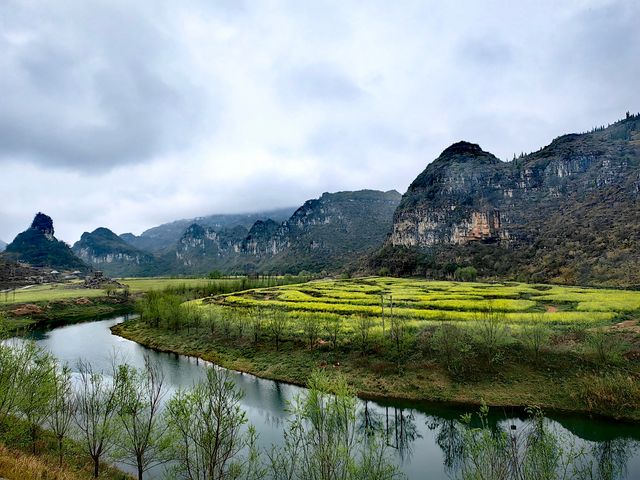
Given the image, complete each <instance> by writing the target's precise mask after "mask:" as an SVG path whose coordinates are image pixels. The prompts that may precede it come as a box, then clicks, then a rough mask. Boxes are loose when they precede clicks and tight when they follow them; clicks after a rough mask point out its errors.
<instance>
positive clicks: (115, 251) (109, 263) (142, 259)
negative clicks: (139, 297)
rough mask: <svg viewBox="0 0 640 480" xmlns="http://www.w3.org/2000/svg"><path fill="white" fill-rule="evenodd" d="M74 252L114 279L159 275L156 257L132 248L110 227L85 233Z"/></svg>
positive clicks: (76, 244) (74, 247) (75, 246)
mask: <svg viewBox="0 0 640 480" xmlns="http://www.w3.org/2000/svg"><path fill="white" fill-rule="evenodd" d="M72 250H73V252H74V253H75V254H76V255H77V256H78V257H79V258H81V259H82V260H83V261H84V262H85V263H87V264H89V265H91V266H93V267H94V268H96V269H98V270H102V271H104V272H105V273H107V274H108V275H111V276H122V275H134V274H143V273H155V272H154V270H155V264H156V260H155V258H154V257H153V255H151V254H149V253H146V252H143V251H141V250H138V249H137V248H135V247H133V246H131V245H129V244H128V243H127V242H125V241H124V240H122V239H121V238H120V237H119V236H118V235H116V234H115V233H113V232H112V231H111V230H109V229H108V228H97V229H95V230H94V231H93V232H85V233H83V234H82V236H81V237H80V240H78V241H77V242H76V243H75V244H74V245H73V247H72Z"/></svg>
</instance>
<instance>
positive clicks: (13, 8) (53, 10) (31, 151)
mask: <svg viewBox="0 0 640 480" xmlns="http://www.w3.org/2000/svg"><path fill="white" fill-rule="evenodd" d="M29 5H31V7H30V6H29ZM69 5H71V7H69ZM67 7H68V8H58V5H53V4H51V5H50V6H48V7H47V6H46V5H44V6H43V5H42V4H23V3H20V4H13V3H8V4H5V6H4V7H2V11H1V13H2V15H3V17H4V18H5V21H4V23H5V25H4V27H3V30H4V32H5V34H4V35H2V34H0V65H2V67H3V71H5V72H10V74H3V75H2V76H0V90H1V91H2V92H3V97H4V100H3V102H2V103H3V105H2V108H1V109H0V160H2V159H5V160H7V159H16V158H23V159H27V160H31V161H34V162H37V163H41V164H46V165H59V166H66V167H72V168H74V169H80V170H85V171H92V172H93V171H96V170H104V169H107V168H111V167H113V166H115V165H118V164H123V163H131V162H133V163H135V162H140V161H144V160H147V159H149V158H151V157H153V156H154V155H156V154H161V153H163V152H165V151H167V150H171V149H175V148H179V147H181V146H182V145H184V144H186V143H187V142H188V141H189V135H190V134H192V133H193V129H194V128H195V127H196V125H197V124H198V121H199V120H200V118H199V116H198V108H197V105H198V97H199V95H200V93H201V92H200V89H199V88H198V87H197V86H194V85H192V84H190V82H189V81H188V80H187V81H185V79H184V78H182V77H181V76H180V75H177V74H176V72H175V71H172V69H171V67H169V65H171V63H168V62H171V57H172V56H173V58H178V60H179V52H176V51H175V48H174V47H173V46H172V44H171V39H170V38H168V37H167V36H166V34H164V33H162V32H161V31H160V29H158V28H157V26H155V25H153V24H152V22H151V21H150V20H148V19H146V18H145V17H144V15H142V14H136V13H135V12H136V11H135V9H131V10H130V11H127V12H125V11H124V10H122V8H119V7H121V5H118V4H117V2H115V3H113V4H109V3H96V4H91V5H89V4H88V3H71V4H68V5H67ZM16 38H17V40H16Z"/></svg>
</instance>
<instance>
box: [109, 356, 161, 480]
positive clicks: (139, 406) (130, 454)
mask: <svg viewBox="0 0 640 480" xmlns="http://www.w3.org/2000/svg"><path fill="white" fill-rule="evenodd" d="M114 377H115V379H116V392H117V404H118V407H117V416H118V419H119V420H120V426H121V427H122V428H121V432H122V434H121V435H120V442H119V443H120V445H119V447H120V448H121V450H122V452H121V454H122V455H121V458H122V459H123V461H124V462H125V463H128V464H129V465H131V466H133V467H135V468H136V469H137V473H138V480H142V477H143V475H144V473H145V472H146V471H148V470H149V469H150V468H152V467H153V466H155V465H159V464H161V463H164V462H165V461H166V458H165V455H164V454H165V453H166V451H167V447H168V443H167V441H166V439H165V433H166V431H167V424H166V422H163V418H162V415H161V413H162V411H161V406H162V405H161V404H162V399H163V398H164V396H165V394H166V388H165V385H164V374H163V372H162V369H161V367H160V366H159V365H158V364H156V363H153V362H152V361H151V360H150V358H149V356H148V355H146V356H145V359H144V369H142V370H137V369H135V368H133V367H131V366H130V365H126V364H125V365H119V366H118V367H117V370H116V371H115V372H114Z"/></svg>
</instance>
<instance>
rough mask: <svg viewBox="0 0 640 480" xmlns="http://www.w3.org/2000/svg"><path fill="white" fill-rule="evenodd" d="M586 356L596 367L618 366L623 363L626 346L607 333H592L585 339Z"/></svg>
mask: <svg viewBox="0 0 640 480" xmlns="http://www.w3.org/2000/svg"><path fill="white" fill-rule="evenodd" d="M585 349H586V354H587V355H588V356H589V357H590V358H591V359H592V360H593V361H594V362H595V363H596V364H598V365H600V366H606V365H619V364H621V363H623V362H624V354H625V353H626V351H627V349H628V346H627V345H626V344H625V343H624V342H621V341H620V339H619V338H618V337H617V336H615V335H612V334H610V333H607V332H602V331H594V332H590V333H589V334H588V335H587V337H586V343H585Z"/></svg>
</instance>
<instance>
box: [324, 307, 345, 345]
mask: <svg viewBox="0 0 640 480" xmlns="http://www.w3.org/2000/svg"><path fill="white" fill-rule="evenodd" d="M341 320H342V319H341V317H340V316H339V315H335V314H331V313H329V314H326V315H325V316H324V329H325V331H326V332H327V335H328V336H329V340H330V341H331V345H332V346H333V349H334V350H335V349H336V348H338V337H339V335H340V324H341V323H342V322H341Z"/></svg>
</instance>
